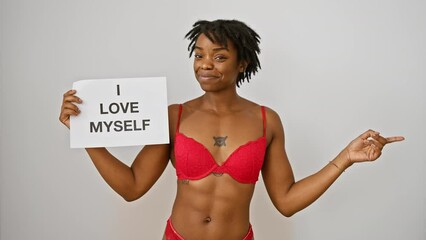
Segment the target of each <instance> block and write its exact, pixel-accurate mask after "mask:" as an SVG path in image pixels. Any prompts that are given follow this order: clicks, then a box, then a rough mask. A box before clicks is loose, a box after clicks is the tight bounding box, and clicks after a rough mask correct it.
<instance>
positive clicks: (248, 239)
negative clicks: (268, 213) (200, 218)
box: [164, 219, 254, 240]
mask: <svg viewBox="0 0 426 240" xmlns="http://www.w3.org/2000/svg"><path fill="white" fill-rule="evenodd" d="M164 235H165V237H166V240H185V239H184V238H183V237H182V236H181V235H179V233H178V232H177V231H176V230H175V229H174V228H173V225H172V222H171V221H170V219H168V220H167V225H166V231H165V233H164ZM253 239H254V234H253V229H252V228H251V225H250V228H249V231H248V233H247V235H246V236H245V237H244V238H243V239H242V240H253Z"/></svg>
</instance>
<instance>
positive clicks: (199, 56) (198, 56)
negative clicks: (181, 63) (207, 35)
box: [194, 53, 203, 59]
mask: <svg viewBox="0 0 426 240" xmlns="http://www.w3.org/2000/svg"><path fill="white" fill-rule="evenodd" d="M194 58H198V59H200V58H203V55H201V54H197V53H195V54H194Z"/></svg>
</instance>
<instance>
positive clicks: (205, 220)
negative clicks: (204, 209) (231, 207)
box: [203, 217, 212, 223]
mask: <svg viewBox="0 0 426 240" xmlns="http://www.w3.org/2000/svg"><path fill="white" fill-rule="evenodd" d="M211 221H212V218H211V217H206V218H204V220H203V222H204V223H209V222H211Z"/></svg>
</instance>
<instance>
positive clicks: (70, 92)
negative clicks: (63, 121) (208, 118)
mask: <svg viewBox="0 0 426 240" xmlns="http://www.w3.org/2000/svg"><path fill="white" fill-rule="evenodd" d="M76 93H77V91H76V90H74V89H71V90H68V91H66V92H65V93H64V97H67V96H70V95H74V94H76Z"/></svg>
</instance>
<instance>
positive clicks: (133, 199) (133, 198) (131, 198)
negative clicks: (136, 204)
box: [122, 196, 138, 202]
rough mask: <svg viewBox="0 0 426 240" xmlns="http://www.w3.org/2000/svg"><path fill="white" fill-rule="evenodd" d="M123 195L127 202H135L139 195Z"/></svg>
mask: <svg viewBox="0 0 426 240" xmlns="http://www.w3.org/2000/svg"><path fill="white" fill-rule="evenodd" d="M122 197H123V199H124V200H125V201H126V202H133V201H135V200H137V199H138V198H137V197H130V196H122Z"/></svg>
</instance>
